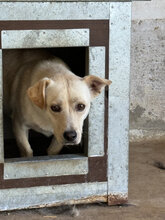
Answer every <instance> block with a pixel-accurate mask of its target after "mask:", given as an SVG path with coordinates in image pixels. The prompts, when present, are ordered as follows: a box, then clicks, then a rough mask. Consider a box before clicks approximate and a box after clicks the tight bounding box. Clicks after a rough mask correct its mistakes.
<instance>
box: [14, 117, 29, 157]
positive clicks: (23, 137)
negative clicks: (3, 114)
mask: <svg viewBox="0 0 165 220" xmlns="http://www.w3.org/2000/svg"><path fill="white" fill-rule="evenodd" d="M13 131H14V134H15V137H16V141H17V145H18V147H19V150H20V153H21V157H32V156H33V150H32V149H31V146H30V144H29V141H28V129H27V127H25V126H24V125H21V123H19V122H18V121H16V120H13Z"/></svg>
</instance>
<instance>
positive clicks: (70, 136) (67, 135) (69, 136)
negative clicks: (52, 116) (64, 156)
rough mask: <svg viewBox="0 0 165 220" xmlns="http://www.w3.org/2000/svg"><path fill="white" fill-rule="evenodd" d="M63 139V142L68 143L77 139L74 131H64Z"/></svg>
mask: <svg viewBox="0 0 165 220" xmlns="http://www.w3.org/2000/svg"><path fill="white" fill-rule="evenodd" d="M64 138H65V140H67V141H69V142H71V141H74V140H75V139H76V138H77V133H76V131H74V130H72V131H65V132H64Z"/></svg>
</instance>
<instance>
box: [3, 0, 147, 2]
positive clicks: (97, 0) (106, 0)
mask: <svg viewBox="0 0 165 220" xmlns="http://www.w3.org/2000/svg"><path fill="white" fill-rule="evenodd" d="M58 1H59V2H60V1H63V2H68V1H69V2H131V1H151V0H58ZM0 2H9V0H0ZM12 2H43V0H12ZM44 2H56V0H44Z"/></svg>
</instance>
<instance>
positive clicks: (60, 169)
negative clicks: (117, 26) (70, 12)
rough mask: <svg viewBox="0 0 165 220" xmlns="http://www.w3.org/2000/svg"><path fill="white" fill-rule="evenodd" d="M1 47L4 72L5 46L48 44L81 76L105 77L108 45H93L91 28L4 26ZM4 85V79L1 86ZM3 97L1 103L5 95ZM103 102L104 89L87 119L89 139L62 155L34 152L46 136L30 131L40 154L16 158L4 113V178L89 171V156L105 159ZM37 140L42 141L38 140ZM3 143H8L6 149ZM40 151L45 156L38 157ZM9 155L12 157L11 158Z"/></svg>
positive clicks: (0, 148) (1, 160)
mask: <svg viewBox="0 0 165 220" xmlns="http://www.w3.org/2000/svg"><path fill="white" fill-rule="evenodd" d="M1 47H2V49H1V50H0V60H1V69H0V72H1V74H3V68H2V67H3V51H4V50H11V49H12V50H14V49H34V48H47V49H49V50H50V51H51V52H52V53H54V54H55V55H56V56H58V57H60V58H62V59H63V60H64V61H65V62H66V63H67V64H68V65H69V66H70V68H71V70H72V71H73V72H74V73H75V74H77V75H79V76H81V77H83V76H84V75H85V74H86V75H88V74H90V75H96V76H99V77H102V78H105V60H106V47H105V46H102V45H101V46H98V45H96V46H93V45H92V46H91V45H90V29H88V28H84V29H83V28H82V29H63V30H58V29H52V30H50V29H49V30H3V31H2V32H1ZM68 54H69V56H68ZM75 64H76V65H75ZM2 87H3V85H2V81H1V90H2ZM1 94H2V91H1ZM0 101H1V103H0V104H1V105H2V98H1V99H0ZM104 104H105V103H104V94H103V93H102V94H101V95H100V96H99V97H98V98H96V100H95V101H94V102H93V103H92V105H91V110H90V113H89V117H88V123H85V127H86V128H87V129H86V128H85V132H84V133H85V136H86V137H87V136H88V138H86V141H84V139H83V144H82V145H83V146H82V145H81V146H80V147H79V148H73V151H72V152H70V150H67V148H64V150H63V151H62V153H61V155H57V156H43V155H45V150H43V151H41V152H40V153H39V154H38V153H35V152H37V150H36V149H35V145H38V144H39V143H40V142H42V144H44V143H45V140H44V138H43V137H41V136H38V135H36V134H34V133H31V134H30V139H31V140H32V142H33V143H31V144H32V148H33V144H34V148H33V149H34V156H35V155H37V157H33V158H31V159H26V158H14V159H13V157H17V156H18V151H15V152H14V154H12V156H11V155H9V151H8V150H9V149H11V148H12V146H11V145H13V142H12V141H10V140H9V138H8V135H9V136H10V132H8V128H9V126H8V125H7V124H8V123H7V119H6V117H4V126H2V127H1V131H0V132H1V134H0V135H1V137H4V142H2V141H1V145H0V152H1V154H0V163H3V164H4V172H3V173H4V179H5V180H10V179H21V178H34V177H57V176H66V175H67V176H68V175H85V174H88V173H89V168H90V165H89V161H90V158H92V157H100V158H102V159H103V157H104V155H105V148H104V146H105V145H104V138H105V134H104V110H105V108H104V107H105V106H104ZM98 109H99V111H98ZM1 113H2V112H1ZM3 127H4V133H3ZM10 127H11V126H10ZM6 129H7V130H6ZM87 133H88V135H87ZM1 140H2V139H1ZM38 140H40V141H39V142H38ZM37 142H38V143H37ZM48 142H49V140H46V145H47V146H48V145H49V143H48ZM44 145H45V144H44ZM4 147H6V149H5V150H4ZM43 149H44V148H43ZM10 152H11V151H10ZM66 153H67V154H66ZM38 155H42V156H39V157H38ZM9 157H10V159H8V158H9ZM11 158H12V159H11ZM101 163H102V162H101Z"/></svg>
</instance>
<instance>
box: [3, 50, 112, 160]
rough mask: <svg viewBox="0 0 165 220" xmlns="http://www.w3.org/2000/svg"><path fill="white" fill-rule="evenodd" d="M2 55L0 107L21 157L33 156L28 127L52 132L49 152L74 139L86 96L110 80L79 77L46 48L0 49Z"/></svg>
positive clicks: (78, 137) (77, 137)
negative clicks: (1, 102)
mask: <svg viewBox="0 0 165 220" xmlns="http://www.w3.org/2000/svg"><path fill="white" fill-rule="evenodd" d="M3 60H4V63H3V69H4V71H3V72H4V79H3V80H4V109H5V111H6V112H8V113H9V114H10V115H11V116H12V122H13V131H14V134H15V137H16V141H17V145H18V147H19V149H20V152H21V156H24V157H31V156H33V151H32V149H31V146H30V144H29V142H28V131H29V129H33V130H35V131H38V132H40V133H42V134H45V135H47V136H50V135H52V134H54V138H53V140H52V142H51V144H50V146H49V148H48V154H49V155H52V154H54V155H55V154H58V153H59V152H60V150H61V149H62V147H63V145H72V144H79V143H80V141H81V134H82V127H83V122H84V119H85V118H86V117H87V115H88V112H89V108H90V102H91V100H92V99H93V98H94V97H96V96H97V95H99V93H100V92H101V90H102V89H103V88H104V87H105V86H106V85H110V83H111V81H110V80H106V79H101V78H99V77H96V76H85V77H84V78H80V77H78V76H76V75H74V74H73V73H72V72H71V71H70V70H69V68H68V67H67V65H66V64H65V63H64V62H63V61H62V60H60V59H59V58H56V57H54V56H52V55H50V54H49V53H48V52H47V51H46V50H13V51H12V50H10V51H4V52H3ZM98 111H99V109H98Z"/></svg>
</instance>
